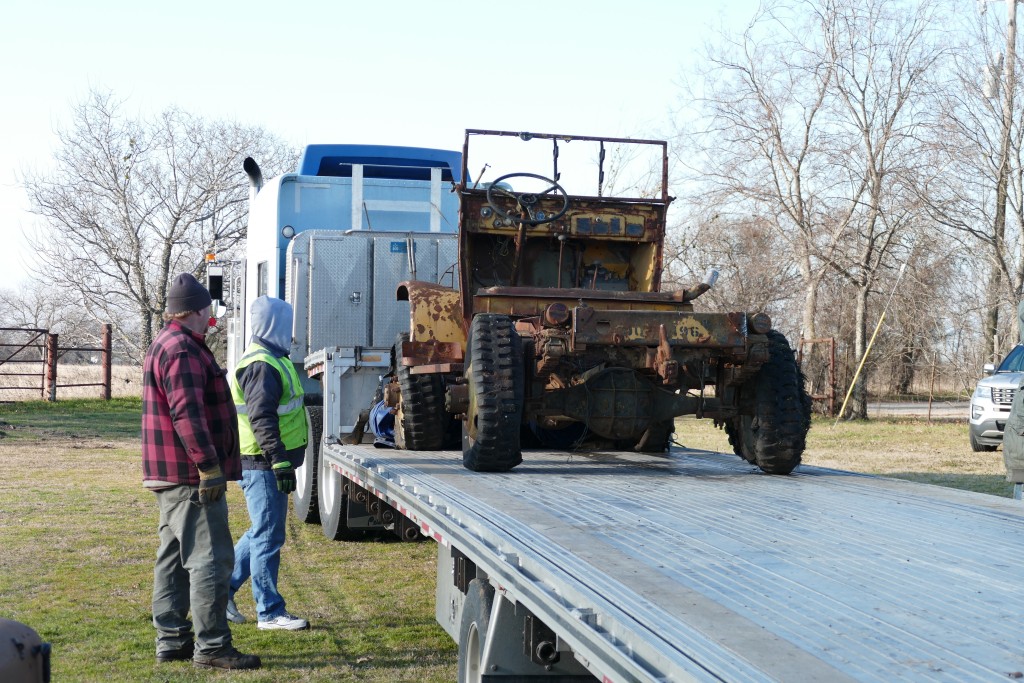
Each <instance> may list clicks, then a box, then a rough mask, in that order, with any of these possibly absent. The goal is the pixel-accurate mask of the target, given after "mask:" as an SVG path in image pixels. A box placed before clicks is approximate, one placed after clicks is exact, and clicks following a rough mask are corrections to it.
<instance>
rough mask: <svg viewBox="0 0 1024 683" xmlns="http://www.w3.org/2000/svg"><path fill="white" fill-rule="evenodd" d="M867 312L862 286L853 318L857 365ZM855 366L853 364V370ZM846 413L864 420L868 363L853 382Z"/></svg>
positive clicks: (865, 296) (863, 348) (865, 339)
mask: <svg viewBox="0 0 1024 683" xmlns="http://www.w3.org/2000/svg"><path fill="white" fill-rule="evenodd" d="M867 313H868V289H867V286H862V287H860V288H858V290H857V308H856V312H855V314H854V315H855V319H854V325H853V328H854V331H855V333H854V342H853V355H854V361H855V362H856V363H857V364H858V365H859V364H860V362H861V359H862V358H864V350H865V348H867ZM856 370H857V367H856V366H854V372H856ZM846 415H847V417H848V418H849V419H851V420H865V419H867V416H868V364H867V363H866V362H865V363H864V367H863V368H862V369H861V371H860V373H859V374H858V375H857V379H856V381H854V384H853V395H852V396H851V397H850V405H849V406H848V407H847V409H846Z"/></svg>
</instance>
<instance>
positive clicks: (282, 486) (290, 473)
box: [270, 460, 295, 493]
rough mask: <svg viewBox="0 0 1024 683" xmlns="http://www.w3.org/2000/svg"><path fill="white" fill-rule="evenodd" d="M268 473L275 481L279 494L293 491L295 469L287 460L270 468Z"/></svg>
mask: <svg viewBox="0 0 1024 683" xmlns="http://www.w3.org/2000/svg"><path fill="white" fill-rule="evenodd" d="M270 471H271V472H273V473H274V477H275V478H276V479H277V490H278V491H280V492H281V493H291V492H292V491H294V490H295V468H294V467H292V463H291V461H289V460H281V461H279V462H275V463H274V464H273V465H271V466H270Z"/></svg>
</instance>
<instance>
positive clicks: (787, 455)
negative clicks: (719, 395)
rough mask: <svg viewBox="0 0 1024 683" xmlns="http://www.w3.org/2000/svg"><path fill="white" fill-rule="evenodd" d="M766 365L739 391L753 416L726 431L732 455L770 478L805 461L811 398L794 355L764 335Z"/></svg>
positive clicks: (776, 337) (775, 336) (781, 340)
mask: <svg viewBox="0 0 1024 683" xmlns="http://www.w3.org/2000/svg"><path fill="white" fill-rule="evenodd" d="M768 353H769V355H768V361H767V362H766V363H765V364H764V365H763V366H761V369H760V370H759V371H758V373H757V375H755V376H754V377H753V378H752V379H751V380H750V381H748V382H747V383H746V384H745V385H744V386H743V387H742V388H741V389H740V404H741V406H744V407H747V406H752V407H753V414H745V415H740V416H739V417H738V418H734V419H733V420H730V421H729V422H727V423H726V425H725V432H726V434H727V435H728V436H729V443H730V444H731V445H732V447H733V451H735V453H736V454H737V455H739V456H740V457H741V458H743V459H744V460H746V461H747V462H749V463H751V464H754V465H757V466H758V467H760V468H761V469H762V470H763V471H765V472H767V473H768V474H789V473H790V472H792V471H793V470H794V469H795V468H796V466H797V465H799V464H800V458H801V456H802V455H803V452H804V447H805V445H806V442H807V432H808V430H809V429H810V428H811V397H810V396H809V395H808V394H807V391H806V390H805V389H804V376H803V373H802V372H800V367H799V366H798V365H797V364H796V359H795V358H794V355H793V350H792V349H791V348H790V347H789V342H788V341H786V337H785V336H783V335H782V334H781V333H779V332H776V331H774V330H772V331H770V332H769V333H768Z"/></svg>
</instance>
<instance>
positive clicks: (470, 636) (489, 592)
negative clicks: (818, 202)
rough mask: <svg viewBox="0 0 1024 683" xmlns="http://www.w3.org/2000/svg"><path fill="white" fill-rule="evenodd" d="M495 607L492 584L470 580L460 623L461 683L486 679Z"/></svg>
mask: <svg viewBox="0 0 1024 683" xmlns="http://www.w3.org/2000/svg"><path fill="white" fill-rule="evenodd" d="M493 605H494V588H493V587H492V586H491V584H490V583H488V582H487V581H481V580H480V579H473V580H472V581H470V582H469V587H468V588H467V590H466V601H465V602H464V603H462V621H461V623H460V624H459V683H479V681H482V680H483V675H484V672H483V661H482V660H483V654H484V650H485V646H486V645H487V625H488V624H489V623H490V621H491V608H492V606H493Z"/></svg>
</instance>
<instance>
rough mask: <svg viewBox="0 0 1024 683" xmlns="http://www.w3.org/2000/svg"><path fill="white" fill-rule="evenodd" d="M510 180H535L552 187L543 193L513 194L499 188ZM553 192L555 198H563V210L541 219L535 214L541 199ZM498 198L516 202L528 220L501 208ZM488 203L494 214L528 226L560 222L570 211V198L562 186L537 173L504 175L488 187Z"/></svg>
mask: <svg viewBox="0 0 1024 683" xmlns="http://www.w3.org/2000/svg"><path fill="white" fill-rule="evenodd" d="M509 178H533V179H534V180H542V181H544V182H545V183H547V184H548V185H549V186H550V187H548V188H547V189H546V190H544V191H543V192H513V191H511V190H506V189H505V188H503V187H499V186H498V183H500V182H501V181H503V180H508V179H509ZM552 192H554V193H555V194H554V196H555V197H561V198H562V208H561V209H559V210H558V211H557V212H556V213H554V214H552V215H548V214H546V213H541V217H539V218H538V217H537V214H536V213H535V212H536V209H537V207H538V205H539V204H540V200H541V197H544V196H545V195H548V194H550V193H552ZM496 197H509V198H511V199H513V200H515V202H516V206H518V207H519V208H520V209H521V210H522V211H523V212H524V213H525V214H526V215H527V216H528V218H526V219H523V218H522V217H521V216H515V215H512V214H511V213H509V212H508V211H506V210H505V209H503V208H501V206H499V205H498V203H497V202H496V201H495V198H496ZM487 203H488V204H490V205H491V208H492V209H494V213H496V214H498V215H499V216H501V217H502V218H509V219H511V220H514V221H518V222H521V223H526V224H527V225H540V224H541V223H550V222H551V221H555V220H558V219H559V218H561V217H562V216H564V215H565V212H566V211H568V210H569V197H568V195H566V193H565V190H563V189H562V186H561V185H559V184H558V183H556V182H555V181H554V180H551V179H550V178H545V177H544V176H542V175H536V174H535V173H509V174H508V175H503V176H501V177H500V178H498V179H496V180H494V181H493V182H492V183H491V184H490V185H489V186H488V187H487Z"/></svg>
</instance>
